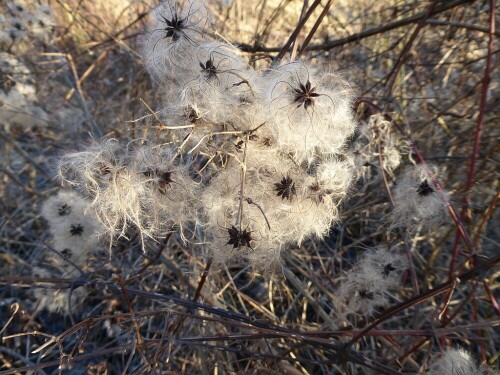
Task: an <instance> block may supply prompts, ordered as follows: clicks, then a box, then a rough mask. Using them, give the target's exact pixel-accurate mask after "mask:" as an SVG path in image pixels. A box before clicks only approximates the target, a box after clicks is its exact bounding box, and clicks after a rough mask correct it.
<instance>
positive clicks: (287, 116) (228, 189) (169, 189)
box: [60, 0, 355, 268]
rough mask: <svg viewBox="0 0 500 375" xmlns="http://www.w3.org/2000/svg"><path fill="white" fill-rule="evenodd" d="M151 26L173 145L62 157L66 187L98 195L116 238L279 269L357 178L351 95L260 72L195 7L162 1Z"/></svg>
mask: <svg viewBox="0 0 500 375" xmlns="http://www.w3.org/2000/svg"><path fill="white" fill-rule="evenodd" d="M151 20H152V21H151V25H150V29H149V33H148V41H147V43H146V45H145V56H146V61H147V63H146V68H147V69H148V71H149V72H150V74H151V76H152V77H153V78H154V79H156V80H157V81H158V84H159V89H160V91H161V94H162V108H161V109H160V110H159V111H157V113H158V115H159V118H160V119H161V121H162V124H160V125H159V129H162V130H164V131H165V133H163V134H162V140H165V141H166V143H159V144H155V143H153V142H150V141H146V140H134V141H132V142H131V143H130V144H129V145H128V146H127V147H123V146H121V145H119V143H118V142H117V141H113V140H109V141H99V142H94V143H93V144H91V145H90V146H89V147H87V148H86V149H85V150H83V151H81V152H75V153H72V154H68V155H66V156H65V157H64V158H63V159H62V161H61V163H60V175H61V178H62V180H63V181H68V182H70V183H72V184H74V185H77V186H80V188H81V189H82V190H83V191H84V192H85V194H86V195H87V196H89V197H90V198H91V200H92V206H93V208H94V209H95V211H96V213H97V216H98V217H99V220H100V221H101V222H102V223H103V226H104V228H105V229H106V231H107V232H109V233H110V234H112V235H116V234H121V235H125V231H126V229H127V227H128V226H129V225H131V224H132V225H134V226H135V227H137V228H138V230H139V232H140V234H141V237H142V238H144V237H145V236H149V237H152V238H157V237H158V236H163V235H165V232H166V231H169V230H171V229H172V228H177V229H179V232H180V236H181V238H182V239H183V240H184V241H190V240H196V241H204V242H205V243H208V244H209V246H210V248H211V249H212V250H213V254H214V256H215V258H216V259H217V260H219V261H221V262H222V261H224V260H226V259H227V258H230V257H231V256H233V255H235V254H238V255H241V256H243V257H245V258H246V259H248V260H249V261H250V262H251V263H252V264H253V265H254V266H256V267H258V268H260V267H262V266H264V265H269V264H270V263H274V264H279V263H280V261H281V260H280V253H281V251H282V250H283V249H284V248H285V247H286V246H297V245H300V243H301V242H303V241H304V240H305V239H307V238H312V237H317V238H321V237H323V236H325V235H326V234H327V233H328V231H329V229H330V227H331V226H332V224H334V223H335V222H336V221H338V219H339V214H338V206H339V204H340V202H341V201H342V200H343V199H344V197H345V196H346V194H347V193H348V190H349V186H350V184H351V182H352V180H353V163H352V161H351V160H350V159H349V158H348V157H341V156H340V154H341V153H343V151H344V147H345V146H344V145H345V142H346V140H347V138H348V137H349V136H350V135H351V134H352V132H353V129H354V126H355V121H354V118H353V114H352V111H351V100H352V94H351V90H350V89H349V88H348V86H347V85H346V84H345V83H344V82H343V81H342V80H341V79H339V78H338V77H337V76H335V75H334V74H330V73H324V72H314V74H313V72H312V68H310V67H306V66H305V65H304V64H303V63H289V64H285V65H284V66H282V67H280V68H278V69H276V70H270V71H267V72H258V71H255V70H254V69H252V68H251V67H250V66H249V64H248V63H247V62H246V60H245V59H244V58H243V57H242V53H241V51H239V50H238V49H237V48H235V47H234V46H232V45H229V44H227V43H225V42H221V41H214V40H213V39H212V38H210V37H209V35H210V34H209V33H208V32H207V30H205V29H204V27H205V25H206V23H207V14H206V9H205V6H204V5H203V4H202V3H201V2H200V1H198V0H188V1H184V2H182V3H176V2H174V1H171V2H164V3H162V4H161V5H160V6H159V7H157V8H156V9H155V10H154V12H152V15H151ZM334 155H337V156H336V157H335V156H334ZM199 226H201V227H203V229H204V231H205V233H204V234H203V235H201V236H200V235H197V236H196V237H197V238H196V239H195V238H194V237H195V236H194V233H197V232H199V231H196V228H197V227H199ZM199 237H202V238H199Z"/></svg>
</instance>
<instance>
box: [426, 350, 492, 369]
mask: <svg viewBox="0 0 500 375" xmlns="http://www.w3.org/2000/svg"><path fill="white" fill-rule="evenodd" d="M427 373H428V374H429V375H494V374H495V372H494V371H493V370H492V369H488V368H486V367H485V366H478V365H477V363H476V361H475V360H474V359H473V358H472V357H471V355H470V354H469V353H468V352H467V351H466V350H464V349H462V348H458V349H453V348H448V349H447V350H446V351H445V352H443V353H439V354H438V355H436V358H435V359H434V362H433V364H432V365H431V366H430V369H429V371H428V372H427Z"/></svg>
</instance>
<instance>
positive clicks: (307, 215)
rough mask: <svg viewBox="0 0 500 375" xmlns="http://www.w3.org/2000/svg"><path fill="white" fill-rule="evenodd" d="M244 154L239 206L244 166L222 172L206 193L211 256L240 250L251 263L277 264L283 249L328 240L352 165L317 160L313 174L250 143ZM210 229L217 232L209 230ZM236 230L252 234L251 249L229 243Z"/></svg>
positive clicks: (283, 156)
mask: <svg viewBox="0 0 500 375" xmlns="http://www.w3.org/2000/svg"><path fill="white" fill-rule="evenodd" d="M246 151H247V158H246V160H245V171H246V172H245V179H244V185H243V204H242V205H241V206H240V194H241V192H242V189H241V173H242V166H241V164H242V161H240V163H236V162H233V163H232V164H231V165H230V166H228V167H227V168H226V169H224V170H223V171H221V173H220V174H219V175H217V176H216V177H214V178H213V179H212V181H211V182H210V186H208V187H207V188H206V189H205V198H204V200H203V201H204V202H205V207H206V209H205V210H206V212H207V226H208V228H207V231H208V232H209V233H212V241H213V244H212V246H213V248H214V253H217V252H222V254H225V253H226V252H227V250H228V249H229V250H230V251H231V252H233V253H234V249H238V251H239V252H240V253H243V255H244V256H247V257H248V258H250V259H251V261H253V262H257V261H258V259H278V257H277V255H278V254H279V253H280V251H281V250H282V249H283V248H284V247H285V246H286V245H292V246H298V245H300V244H301V242H302V241H303V240H304V239H306V238H311V237H317V238H322V237H323V236H324V235H326V234H327V233H328V231H329V229H330V227H331V225H332V224H333V223H334V222H335V221H336V220H338V209H337V206H338V204H339V202H340V201H341V200H342V199H343V198H344V196H345V195H346V193H347V189H348V186H349V185H350V182H351V180H352V168H351V165H350V163H348V162H346V161H338V160H334V159H332V160H321V161H319V162H318V163H319V164H318V165H316V166H315V168H314V170H311V169H309V168H308V165H307V164H306V165H298V164H297V163H296V162H294V160H293V159H291V158H290V156H289V155H285V154H283V153H281V152H279V151H278V150H276V149H273V148H272V147H270V148H269V149H267V150H266V149H265V148H262V146H260V145H258V144H257V145H255V144H254V143H252V142H251V143H249V144H248V146H247V150H246ZM211 223H217V224H218V226H219V227H218V228H212V229H210V225H211ZM240 223H241V224H240ZM212 225H213V224H212ZM235 230H236V231H237V232H236V235H241V236H243V237H244V236H245V232H247V233H251V236H250V238H251V239H252V244H251V246H246V242H248V241H246V240H244V241H243V242H242V243H241V244H239V243H233V242H234V241H231V235H232V233H231V231H233V232H234V231H235ZM212 231H214V232H212ZM238 245H241V246H238Z"/></svg>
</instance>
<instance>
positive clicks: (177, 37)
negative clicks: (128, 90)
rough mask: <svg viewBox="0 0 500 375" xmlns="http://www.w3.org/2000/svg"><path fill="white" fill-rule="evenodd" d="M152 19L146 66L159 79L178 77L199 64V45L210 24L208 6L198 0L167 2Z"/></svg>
mask: <svg viewBox="0 0 500 375" xmlns="http://www.w3.org/2000/svg"><path fill="white" fill-rule="evenodd" d="M149 22H150V24H149V28H148V33H147V40H146V42H145V46H144V55H145V58H146V69H147V70H148V72H149V73H150V75H151V77H152V78H153V79H155V80H158V81H160V82H166V81H167V80H169V79H175V78H176V75H178V74H183V72H184V70H185V69H186V67H188V66H190V65H191V64H194V63H196V60H195V57H194V56H195V51H196V45H197V44H199V43H200V42H201V41H202V40H203V39H204V38H205V33H204V32H203V28H204V27H205V26H206V25H207V23H208V15H207V9H206V6H205V4H204V3H203V2H201V1H199V0H187V1H183V2H177V1H175V0H168V1H164V2H163V3H161V4H160V5H159V6H158V7H156V8H155V9H154V10H153V11H152V12H151V15H150V17H149ZM196 64H197V63H196Z"/></svg>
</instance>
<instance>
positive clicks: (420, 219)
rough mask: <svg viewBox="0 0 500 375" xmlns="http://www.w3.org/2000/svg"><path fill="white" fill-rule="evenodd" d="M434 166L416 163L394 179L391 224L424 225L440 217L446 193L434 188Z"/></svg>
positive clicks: (431, 223) (426, 225)
mask: <svg viewBox="0 0 500 375" xmlns="http://www.w3.org/2000/svg"><path fill="white" fill-rule="evenodd" d="M435 178H437V169H436V167H434V166H425V165H418V166H416V167H411V168H409V169H407V170H406V171H405V172H404V173H403V175H402V176H401V177H398V178H397V179H396V184H395V186H394V189H393V192H394V193H393V200H394V210H393V212H392V222H393V226H404V227H410V228H411V227H414V226H419V225H423V226H425V227H429V226H432V225H434V224H437V223H439V222H440V221H441V220H442V218H443V217H444V213H445V209H446V206H447V204H448V201H449V198H448V194H447V193H445V192H442V191H439V190H438V189H437V188H436V187H434V183H433V182H432V180H433V179H435Z"/></svg>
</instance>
